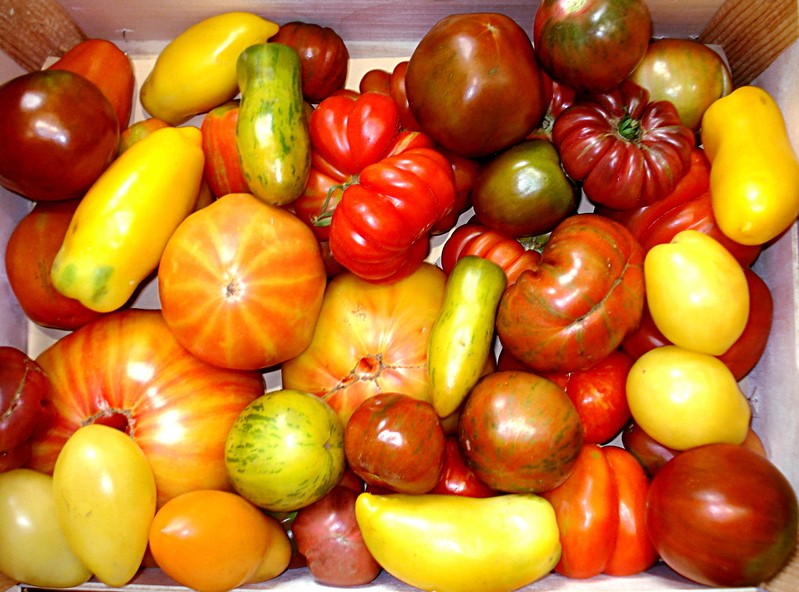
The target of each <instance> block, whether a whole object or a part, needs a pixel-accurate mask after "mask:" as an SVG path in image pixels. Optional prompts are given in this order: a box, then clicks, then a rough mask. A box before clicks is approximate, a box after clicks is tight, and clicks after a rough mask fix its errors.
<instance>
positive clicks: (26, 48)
mask: <svg viewBox="0 0 799 592" xmlns="http://www.w3.org/2000/svg"><path fill="white" fill-rule="evenodd" d="M85 38H86V35H85V34H84V33H83V31H82V30H81V28H80V27H79V26H78V25H77V24H76V23H75V22H74V21H73V20H72V18H71V17H70V16H69V14H67V12H66V11H65V10H64V7H63V6H62V5H61V4H60V3H59V2H56V1H55V0H0V49H2V50H3V51H5V52H6V53H7V54H8V55H9V56H11V58H12V59H13V60H14V61H15V62H17V63H18V64H19V65H20V66H22V67H23V68H25V69H26V70H29V71H32V70H39V69H41V67H42V64H43V63H44V60H45V59H46V58H47V57H48V56H60V55H62V54H63V53H64V52H65V51H67V50H68V49H70V48H71V47H72V46H74V45H75V44H77V43H78V42H80V41H82V40H83V39H85Z"/></svg>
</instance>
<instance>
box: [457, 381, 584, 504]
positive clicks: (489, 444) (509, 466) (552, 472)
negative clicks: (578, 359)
mask: <svg viewBox="0 0 799 592" xmlns="http://www.w3.org/2000/svg"><path fill="white" fill-rule="evenodd" d="M458 440H459V442H460V445H461V450H463V454H464V456H465V457H466V463H467V464H468V465H469V467H471V469H472V470H473V471H474V472H475V474H476V475H477V477H478V478H479V479H480V480H481V481H483V482H484V483H485V484H486V485H488V486H489V487H491V488H492V489H496V490H498V491H504V492H511V493H538V492H541V491H546V490H548V489H552V488H553V487H557V486H558V485H560V484H561V483H563V481H565V480H566V478H567V477H568V476H569V474H570V473H571V471H572V470H573V468H574V465H575V463H576V462H577V456H578V455H579V453H580V448H581V446H582V444H583V426H582V424H581V423H580V416H579V415H578V414H577V409H576V408H575V407H574V404H573V403H572V402H571V400H570V399H569V397H568V396H567V395H566V392H565V391H564V390H563V389H562V388H561V387H559V386H558V385H557V384H555V383H554V382H552V381H551V380H548V379H546V378H543V377H541V376H538V375H536V374H533V373H531V372H514V371H505V372H493V373H491V374H487V375H486V376H484V377H483V378H482V379H481V380H480V381H479V382H478V383H477V385H475V387H474V388H473V389H472V392H471V393H470V394H469V397H468V398H467V399H466V401H465V402H464V405H463V408H462V409H461V410H460V416H459V419H458Z"/></svg>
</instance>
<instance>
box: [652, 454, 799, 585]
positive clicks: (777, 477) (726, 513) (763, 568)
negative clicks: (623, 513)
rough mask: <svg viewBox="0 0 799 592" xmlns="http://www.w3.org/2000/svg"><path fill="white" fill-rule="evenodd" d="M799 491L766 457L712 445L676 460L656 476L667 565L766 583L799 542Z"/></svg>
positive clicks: (658, 533) (655, 501)
mask: <svg viewBox="0 0 799 592" xmlns="http://www.w3.org/2000/svg"><path fill="white" fill-rule="evenodd" d="M797 523H799V507H798V506H797V498H796V493H795V492H794V491H793V488H792V487H791V484H790V482H789V481H788V479H786V477H785V476H784V475H783V474H782V473H781V472H780V471H779V469H778V468H777V467H776V466H775V465H774V464H772V463H771V462H770V461H769V460H767V459H766V458H764V457H763V456H761V455H759V454H756V453H754V452H752V451H751V450H748V449H747V448H744V447H743V446H736V445H734V444H708V445H705V446H699V447H697V448H692V449H690V450H686V451H685V452H682V453H680V454H678V455H677V456H675V457H674V458H673V459H671V460H670V461H668V462H667V463H666V464H665V465H664V466H663V468H661V469H660V471H658V473H657V475H655V477H654V478H653V479H652V483H651V485H650V488H649V494H648V499H647V514H646V524H647V529H648V530H649V534H650V537H651V539H652V542H653V543H654V545H655V547H656V549H657V550H658V553H659V554H660V556H661V557H662V558H663V560H664V561H665V563H666V564H667V565H668V566H669V567H671V568H672V569H673V570H674V571H676V572H677V573H679V574H680V575H682V576H684V577H686V578H688V579H691V580H694V581H696V582H699V583H700V584H704V585H707V586H719V587H730V588H737V587H742V588H743V587H747V586H758V585H759V584H761V583H762V582H765V581H768V580H769V579H770V578H771V577H772V576H774V575H775V574H776V573H777V572H778V571H779V570H780V569H781V568H782V567H783V565H784V564H785V563H786V561H787V560H788V559H789V558H790V557H791V555H792V553H793V550H794V548H795V545H796V536H797Z"/></svg>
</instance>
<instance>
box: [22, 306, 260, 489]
mask: <svg viewBox="0 0 799 592" xmlns="http://www.w3.org/2000/svg"><path fill="white" fill-rule="evenodd" d="M37 362H38V363H39V365H41V367H42V368H43V369H44V371H45V372H46V373H47V375H48V377H49V378H50V383H51V385H52V388H51V390H50V396H49V397H48V402H49V404H50V406H51V408H52V411H53V414H54V419H53V421H52V422H51V423H50V424H49V425H48V427H47V429H46V430H43V431H42V432H41V433H37V434H36V435H34V438H33V450H32V455H31V460H30V462H29V463H28V466H29V467H30V468H32V469H35V470H38V471H42V472H45V473H52V470H53V467H54V465H55V461H56V458H57V456H58V453H59V452H60V450H61V448H62V447H63V445H64V443H65V442H66V440H67V438H69V436H70V435H72V433H73V432H74V431H75V430H76V429H77V428H78V427H80V426H81V425H85V424H90V423H101V424H107V425H112V426H115V427H118V428H120V429H124V430H125V431H127V432H128V433H129V434H130V435H131V437H133V438H134V439H135V440H136V442H137V443H138V444H139V445H140V446H141V448H142V450H143V451H144V453H145V455H146V456H147V459H148V460H149V461H150V465H151V467H152V469H153V473H154V475H155V480H156V485H157V487H158V500H159V503H160V504H163V503H164V502H166V501H167V500H168V499H171V498H172V497H174V496H176V495H178V494H180V493H184V492H186V491H191V490H194V489H223V490H227V489H230V483H229V481H228V477H227V470H226V468H225V460H224V446H225V439H226V437H227V432H228V430H229V429H230V426H231V425H232V424H233V421H234V420H235V419H236V417H237V416H238V414H239V413H240V412H241V411H242V410H243V409H244V407H246V406H247V405H248V404H249V403H250V402H251V401H253V400H254V399H256V398H257V397H259V396H261V395H262V394H263V391H264V379H263V376H262V375H261V374H260V373H257V372H243V371H234V370H225V369H222V368H218V367H215V366H211V365H208V364H206V363H204V362H201V361H200V360H199V359H197V358H195V357H194V356H192V355H191V354H189V352H188V351H187V350H186V349H184V348H183V347H182V346H181V345H180V344H179V343H178V342H177V340H176V339H175V337H174V336H173V335H172V333H171V331H170V330H169V328H168V327H167V325H166V323H165V322H164V320H163V317H162V316H161V313H160V312H159V311H155V310H139V309H131V310H126V311H118V312H114V313H111V314H107V315H105V316H103V317H102V318H100V319H98V320H96V321H94V322H92V323H90V324H88V325H85V326H84V327H81V328H80V329H78V330H77V331H75V332H74V333H70V334H68V335H66V336H64V337H62V338H61V339H59V340H58V341H57V342H56V343H54V344H53V345H52V346H50V347H49V348H48V349H46V350H45V351H44V352H42V353H41V354H40V355H39V357H38V358H37Z"/></svg>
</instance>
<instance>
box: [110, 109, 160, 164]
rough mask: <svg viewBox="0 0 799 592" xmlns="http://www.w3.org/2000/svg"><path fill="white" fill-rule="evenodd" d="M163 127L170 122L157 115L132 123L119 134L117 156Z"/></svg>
mask: <svg viewBox="0 0 799 592" xmlns="http://www.w3.org/2000/svg"><path fill="white" fill-rule="evenodd" d="M162 127H169V124H168V123H167V122H166V121H164V120H163V119H158V118H156V117H148V118H146V119H141V120H139V121H135V122H133V123H131V124H130V125H129V126H128V127H126V128H125V129H124V130H123V131H122V133H121V134H119V147H118V148H117V156H119V155H120V154H122V153H123V152H125V151H126V150H127V149H128V148H130V147H131V146H133V145H134V144H136V143H137V142H139V141H140V140H143V139H144V138H146V137H147V136H149V135H150V134H151V133H153V132H154V131H156V130H159V129H161V128H162Z"/></svg>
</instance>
